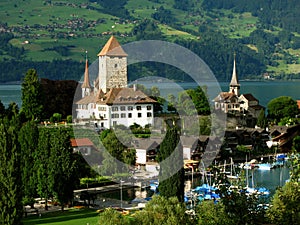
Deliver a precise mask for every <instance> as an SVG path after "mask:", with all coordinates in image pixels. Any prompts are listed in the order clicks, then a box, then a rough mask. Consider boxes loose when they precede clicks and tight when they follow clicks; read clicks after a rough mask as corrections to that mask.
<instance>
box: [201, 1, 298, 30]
mask: <svg viewBox="0 0 300 225" xmlns="http://www.w3.org/2000/svg"><path fill="white" fill-rule="evenodd" d="M202 6H203V8H204V9H205V10H208V11H209V10H213V9H219V10H221V9H227V10H232V11H233V12H236V13H245V12H251V14H252V15H253V16H256V17H258V18H259V19H260V21H261V23H262V24H263V25H264V27H265V28H267V29H272V27H274V26H277V27H279V28H282V29H285V30H287V31H290V32H300V23H299V19H300V14H299V9H300V1H298V0H267V1H266V0H256V1H249V0H205V1H203V4H202Z"/></svg>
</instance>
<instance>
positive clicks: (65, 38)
mask: <svg viewBox="0 0 300 225" xmlns="http://www.w3.org/2000/svg"><path fill="white" fill-rule="evenodd" d="M271 2H272V3H269V4H267V3H265V2H264V3H262V1H260V0H253V1H250V2H248V1H245V0H240V1H236V0H205V1H203V3H202V1H196V0H138V1H137V0H85V1H84V0H69V1H55V0H45V1H41V0H26V1H25V0H11V1H4V2H1V3H0V7H1V11H0V18H1V20H0V21H1V22H0V46H1V48H0V82H5V81H17V80H20V79H22V75H24V74H25V73H26V71H27V69H29V68H36V69H37V70H38V73H39V75H40V76H41V77H44V78H49V79H75V80H79V79H80V77H81V75H82V73H83V70H84V65H83V64H84V63H83V61H84V57H85V51H88V57H89V60H90V61H91V62H93V61H94V60H96V58H97V56H96V55H97V53H98V52H99V51H100V49H101V48H102V46H103V44H104V43H105V42H106V41H107V40H108V38H109V37H110V35H112V34H114V35H116V36H117V38H118V40H119V41H120V43H121V44H124V43H128V42H131V41H135V40H143V39H161V40H166V41H170V42H174V43H178V44H180V45H182V46H184V47H187V48H189V49H190V50H192V51H193V52H195V53H196V54H198V55H199V56H200V57H201V58H202V59H203V60H204V61H205V62H206V63H207V64H208V65H209V66H210V68H211V69H212V71H213V72H214V73H215V75H216V76H217V78H218V79H219V80H228V77H229V76H230V73H231V68H232V57H233V53H234V52H236V53H237V62H238V72H239V76H240V77H241V78H242V79H261V78H262V75H263V74H266V73H267V74H268V75H270V76H271V77H273V78H276V79H291V78H299V77H300V75H299V74H300V64H299V54H300V35H299V33H298V32H299V30H300V28H299V24H296V23H295V22H291V21H294V20H292V19H291V17H292V18H295V17H296V18H298V17H299V14H300V13H299V12H297V11H296V10H295V9H296V8H297V7H294V6H295V5H299V3H297V1H296V2H294V1H289V2H287V1H286V2H285V3H282V2H283V1H280V0H274V1H271ZM256 3H257V4H256ZM293 4H294V5H293ZM262 11H263V13H262ZM265 11H268V13H265ZM274 15H276V16H280V18H281V20H278V19H276V18H277V17H276V16H274ZM149 68H150V69H149ZM147 70H148V72H146V73H145V71H147ZM142 71H143V74H144V75H145V74H148V75H149V74H150V75H151V74H156V73H158V72H159V73H160V75H161V76H166V77H167V78H170V79H178V77H183V76H179V74H181V72H180V71H177V70H176V69H174V68H171V67H168V66H163V65H160V64H147V63H145V64H141V65H134V66H131V67H129V79H131V80H133V79H135V78H136V77H137V76H139V74H140V73H141V72H142ZM170 74H172V75H170Z"/></svg>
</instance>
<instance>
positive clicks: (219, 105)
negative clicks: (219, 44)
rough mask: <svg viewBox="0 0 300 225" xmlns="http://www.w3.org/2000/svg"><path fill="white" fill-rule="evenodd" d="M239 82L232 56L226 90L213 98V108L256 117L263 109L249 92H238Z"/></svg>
mask: <svg viewBox="0 0 300 225" xmlns="http://www.w3.org/2000/svg"><path fill="white" fill-rule="evenodd" d="M240 86H241V85H240V83H239V80H238V75H237V72H236V61H235V57H234V61H233V70H232V76H231V81H230V84H229V90H228V92H221V93H219V95H218V96H217V97H215V98H214V100H213V102H214V108H215V110H221V111H223V112H224V113H232V114H236V115H238V114H241V113H242V114H246V113H247V114H248V115H250V116H252V117H254V118H257V117H258V115H259V113H260V111H261V110H262V109H264V107H263V106H261V105H259V101H258V100H257V99H256V98H255V97H254V96H253V95H252V94H251V93H248V94H240Z"/></svg>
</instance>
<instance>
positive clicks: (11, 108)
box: [5, 102, 19, 119]
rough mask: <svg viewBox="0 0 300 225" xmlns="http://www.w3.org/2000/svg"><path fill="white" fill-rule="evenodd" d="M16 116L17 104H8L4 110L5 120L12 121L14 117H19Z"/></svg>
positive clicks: (17, 111)
mask: <svg viewBox="0 0 300 225" xmlns="http://www.w3.org/2000/svg"><path fill="white" fill-rule="evenodd" d="M17 114H19V107H18V105H17V103H15V102H11V103H9V105H8V107H7V109H6V110H5V115H6V116H7V118H8V119H12V118H13V117H15V116H19V115H17Z"/></svg>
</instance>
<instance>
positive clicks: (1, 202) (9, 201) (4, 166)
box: [0, 114, 23, 225]
mask: <svg viewBox="0 0 300 225" xmlns="http://www.w3.org/2000/svg"><path fill="white" fill-rule="evenodd" d="M19 129H20V125H19V121H18V118H17V115H16V114H15V115H14V116H13V117H12V118H10V119H9V120H8V119H7V118H4V119H1V120H0V164H1V166H0V223H1V224H6V225H19V224H22V222H21V219H22V214H23V206H22V177H21V174H22V171H21V166H20V165H21V147H20V144H19V142H18V131H19Z"/></svg>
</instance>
